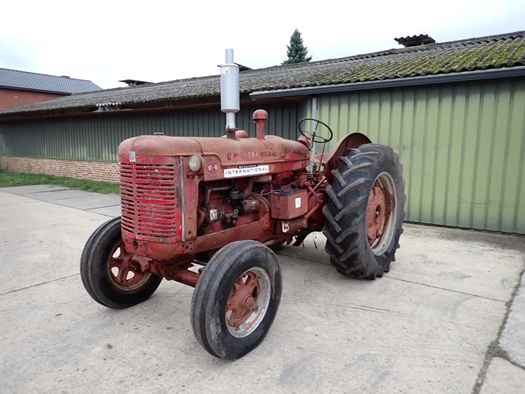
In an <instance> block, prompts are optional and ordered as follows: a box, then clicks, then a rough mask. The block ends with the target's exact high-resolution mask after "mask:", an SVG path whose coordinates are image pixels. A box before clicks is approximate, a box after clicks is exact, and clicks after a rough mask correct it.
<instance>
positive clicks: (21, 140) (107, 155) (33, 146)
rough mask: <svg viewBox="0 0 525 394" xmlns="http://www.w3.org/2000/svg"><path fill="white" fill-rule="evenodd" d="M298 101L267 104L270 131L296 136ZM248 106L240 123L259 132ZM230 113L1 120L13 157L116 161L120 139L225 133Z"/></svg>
mask: <svg viewBox="0 0 525 394" xmlns="http://www.w3.org/2000/svg"><path fill="white" fill-rule="evenodd" d="M298 105H299V104H298V103H297V102H293V101H291V102H288V103H287V104H286V105H275V104H273V105H271V106H265V108H264V109H266V110H267V111H268V115H269V121H268V123H267V125H266V130H267V133H268V134H276V135H281V136H283V137H285V138H292V139H296V138H297V136H296V132H295V130H296V123H297V116H298V115H297V112H298V109H297V108H298ZM258 108H259V107H258V106H257V105H256V104H254V105H249V106H243V108H242V110H241V112H240V113H239V114H237V121H236V123H237V127H239V128H245V129H246V130H247V131H249V133H250V135H252V136H255V126H254V124H253V121H252V114H253V111H255V110H256V109H258ZM225 123H226V117H225V115H224V114H223V113H222V112H221V111H220V109H219V108H217V109H213V108H209V109H195V110H185V111H158V112H143V113H121V114H120V113H119V114H101V115H87V116H76V117H68V118H49V119H39V120H27V121H16V122H5V123H3V124H0V144H1V145H3V152H0V154H4V155H10V156H26V157H46V158H54V159H73V160H96V161H115V160H117V149H118V145H119V144H120V142H121V141H123V140H125V139H126V138H130V137H134V136H137V135H140V134H152V133H154V132H163V133H164V134H166V135H179V136H221V135H223V134H224V128H225Z"/></svg>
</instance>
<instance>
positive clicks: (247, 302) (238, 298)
mask: <svg viewBox="0 0 525 394" xmlns="http://www.w3.org/2000/svg"><path fill="white" fill-rule="evenodd" d="M259 292H260V288H259V280H258V279H257V276H256V275H255V274H254V273H252V272H247V273H245V274H244V275H243V276H241V277H240V278H239V279H238V280H237V282H235V284H234V285H233V288H232V290H231V291H230V295H229V296H228V303H227V305H226V314H227V318H226V322H227V323H228V325H230V326H232V327H234V328H235V329H238V328H239V327H240V325H241V324H242V323H244V322H245V321H246V320H247V319H248V318H249V317H250V315H251V314H252V313H253V312H254V311H256V310H257V309H258V308H259V307H258V306H257V297H258V296H259ZM228 312H231V313H229V314H228Z"/></svg>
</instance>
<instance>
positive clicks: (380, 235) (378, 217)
mask: <svg viewBox="0 0 525 394" xmlns="http://www.w3.org/2000/svg"><path fill="white" fill-rule="evenodd" d="M395 209H396V188H395V184H394V180H393V179H392V176H391V175H390V174H389V173H387V172H382V173H381V174H379V175H378V176H377V178H376V179H375V181H374V184H373V185H372V189H371V190H370V194H369V196H368V206H367V212H366V234H367V237H368V244H369V245H370V249H371V250H372V253H374V254H375V255H377V256H380V255H382V254H383V253H384V252H385V251H386V250H387V249H388V246H389V244H390V241H391V240H392V238H393V236H394V232H395V228H396V226H395V224H396V223H395V221H396V217H395V216H396V215H394V211H395Z"/></svg>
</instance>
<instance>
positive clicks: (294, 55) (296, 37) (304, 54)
mask: <svg viewBox="0 0 525 394" xmlns="http://www.w3.org/2000/svg"><path fill="white" fill-rule="evenodd" d="M286 47H287V48H288V51H287V55H288V59H287V60H285V61H284V62H283V63H282V64H295V63H304V62H309V61H310V60H312V57H311V56H308V48H307V47H305V46H304V44H303V39H302V37H301V32H300V31H299V30H297V29H295V31H294V32H293V34H292V37H290V45H287V46H286Z"/></svg>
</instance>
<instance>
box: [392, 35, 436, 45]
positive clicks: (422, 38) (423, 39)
mask: <svg viewBox="0 0 525 394" xmlns="http://www.w3.org/2000/svg"><path fill="white" fill-rule="evenodd" d="M394 40H396V41H397V43H398V44H401V45H403V46H405V47H415V46H417V45H426V44H434V43H435V42H436V40H434V39H433V38H432V37H430V36H429V35H428V34H420V35H419V36H412V37H410V36H407V37H400V38H394Z"/></svg>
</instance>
